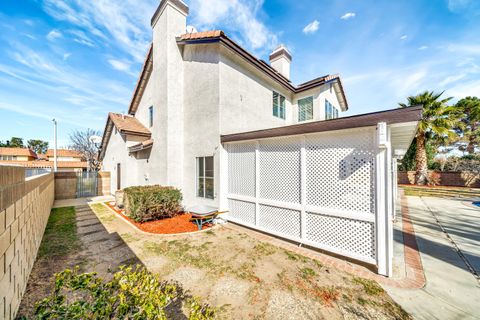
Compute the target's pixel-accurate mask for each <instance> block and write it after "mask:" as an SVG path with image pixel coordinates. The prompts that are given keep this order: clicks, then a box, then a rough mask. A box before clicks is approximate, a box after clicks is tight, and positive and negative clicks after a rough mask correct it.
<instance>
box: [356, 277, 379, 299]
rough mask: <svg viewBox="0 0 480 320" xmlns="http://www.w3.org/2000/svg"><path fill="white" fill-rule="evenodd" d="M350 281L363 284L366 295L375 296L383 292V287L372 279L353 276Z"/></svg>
mask: <svg viewBox="0 0 480 320" xmlns="http://www.w3.org/2000/svg"><path fill="white" fill-rule="evenodd" d="M352 281H353V283H355V284H359V285H361V286H363V289H364V290H365V292H366V293H367V294H368V295H371V296H376V295H378V294H380V293H383V292H384V290H383V288H382V287H380V285H379V284H378V283H377V282H375V281H373V280H369V279H364V278H359V277H354V278H353V280H352Z"/></svg>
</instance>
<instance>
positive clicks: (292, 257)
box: [284, 250, 308, 262]
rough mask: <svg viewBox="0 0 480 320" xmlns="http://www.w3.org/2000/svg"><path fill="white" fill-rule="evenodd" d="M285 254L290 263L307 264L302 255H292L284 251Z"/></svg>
mask: <svg viewBox="0 0 480 320" xmlns="http://www.w3.org/2000/svg"><path fill="white" fill-rule="evenodd" d="M284 252H285V254H286V255H287V258H288V260H292V261H302V262H308V259H307V258H306V257H304V256H302V255H299V254H296V253H293V252H291V251H288V250H285V251H284Z"/></svg>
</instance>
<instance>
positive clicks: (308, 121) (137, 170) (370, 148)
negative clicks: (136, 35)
mask: <svg viewBox="0 0 480 320" xmlns="http://www.w3.org/2000/svg"><path fill="white" fill-rule="evenodd" d="M187 15H188V7H187V6H186V5H185V4H184V3H183V2H182V1H180V0H162V1H161V3H160V5H159V7H158V9H157V11H156V12H155V14H154V16H153V18H152V21H151V24H152V28H153V43H152V45H151V47H150V49H149V51H148V54H147V57H146V60H145V63H144V66H143V69H142V71H141V73H140V77H139V80H138V82H137V85H136V88H135V90H134V94H133V97H132V100H131V102H130V106H129V109H128V114H116V113H109V115H108V118H107V122H106V126H105V131H104V135H103V139H102V144H101V151H100V154H99V158H100V160H102V161H103V170H105V171H110V172H111V192H112V194H113V193H115V191H116V190H119V189H123V188H125V187H128V186H133V185H148V184H160V185H170V186H175V187H178V188H180V189H181V190H182V193H183V196H184V205H185V206H186V207H188V206H191V205H196V204H205V205H211V206H215V207H219V208H221V209H222V210H227V211H229V213H228V215H225V217H227V218H228V219H229V220H230V221H233V222H236V223H240V224H243V225H247V226H249V227H252V228H255V229H259V230H262V231H265V232H269V233H273V234H276V235H278V236H281V237H284V238H288V239H291V240H294V241H298V242H301V243H305V244H308V245H311V246H315V247H318V248H321V249H324V250H328V251H331V252H334V253H337V254H341V255H345V256H348V257H350V258H353V259H357V260H360V261H363V262H366V263H370V264H374V265H376V266H377V267H378V272H379V273H381V274H384V275H391V261H392V256H391V255H392V249H391V248H392V247H391V246H392V241H393V236H392V235H393V229H392V223H391V221H392V217H393V215H394V210H393V208H394V205H395V199H396V197H395V192H396V189H395V188H394V186H395V184H394V183H393V181H396V180H394V179H393V178H394V173H395V168H396V167H395V160H394V157H398V158H400V157H402V156H403V154H404V153H405V152H406V150H407V149H408V146H409V144H410V142H411V140H412V139H413V136H414V134H415V130H416V126H417V123H418V120H419V119H420V116H421V109H419V108H413V109H398V110H392V111H385V112H378V113H373V114H366V115H360V116H354V117H345V118H341V117H340V115H341V113H342V112H344V111H346V110H347V109H348V103H347V99H346V97H345V93H344V89H343V86H342V82H341V80H340V77H339V76H338V75H327V76H322V77H319V78H316V79H314V80H311V81H308V82H306V83H303V84H300V85H294V84H293V83H292V82H291V81H290V79H289V78H290V64H291V61H292V56H291V54H290V53H289V51H288V50H287V49H286V48H285V47H283V46H280V47H279V48H277V49H276V50H274V51H273V52H272V53H271V54H270V56H269V58H270V64H268V63H266V62H264V61H262V60H259V59H257V58H255V57H254V56H253V55H252V54H250V53H248V52H247V51H246V50H245V49H243V48H242V47H241V46H239V45H238V44H237V43H235V42H234V41H233V40H232V39H230V38H229V37H227V36H226V35H225V34H224V33H223V32H222V31H207V32H196V33H185V30H186V17H187ZM319 63H323V64H328V61H322V62H319ZM338 117H340V118H338ZM336 118H338V119H336Z"/></svg>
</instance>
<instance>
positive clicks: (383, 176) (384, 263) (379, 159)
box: [375, 122, 392, 277]
mask: <svg viewBox="0 0 480 320" xmlns="http://www.w3.org/2000/svg"><path fill="white" fill-rule="evenodd" d="M376 137H377V139H376V140H377V148H378V149H377V156H376V166H375V175H376V183H375V199H376V203H375V205H376V206H375V207H376V212H375V222H376V223H375V232H376V234H375V239H376V257H377V267H378V273H379V274H381V275H384V276H387V277H388V276H391V263H390V262H389V261H390V260H391V259H392V256H391V252H390V249H389V248H390V244H391V240H390V239H389V237H390V236H392V231H391V230H390V229H391V228H392V225H391V223H392V221H391V219H390V210H389V208H391V203H389V202H390V201H389V199H390V197H391V191H390V190H389V189H388V188H389V186H390V185H391V184H390V183H391V180H390V179H389V177H388V176H389V173H390V172H391V171H390V170H389V167H390V162H389V159H390V157H389V153H390V149H391V147H390V139H389V131H388V128H387V124H386V123H385V122H379V123H378V124H377V135H376Z"/></svg>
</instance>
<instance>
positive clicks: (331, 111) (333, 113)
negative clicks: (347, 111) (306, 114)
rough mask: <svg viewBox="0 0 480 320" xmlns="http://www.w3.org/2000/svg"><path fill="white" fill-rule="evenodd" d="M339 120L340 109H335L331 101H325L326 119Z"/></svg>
mask: <svg viewBox="0 0 480 320" xmlns="http://www.w3.org/2000/svg"><path fill="white" fill-rule="evenodd" d="M336 118H338V109H337V108H335V107H334V106H333V105H332V104H331V103H330V101H328V100H327V99H325V119H326V120H330V119H336Z"/></svg>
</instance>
